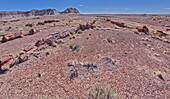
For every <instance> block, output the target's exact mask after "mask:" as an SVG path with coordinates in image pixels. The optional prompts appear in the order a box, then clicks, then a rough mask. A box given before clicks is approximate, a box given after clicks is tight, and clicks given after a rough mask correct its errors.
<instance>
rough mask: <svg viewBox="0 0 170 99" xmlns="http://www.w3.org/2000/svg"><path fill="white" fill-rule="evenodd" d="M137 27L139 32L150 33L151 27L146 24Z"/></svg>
mask: <svg viewBox="0 0 170 99" xmlns="http://www.w3.org/2000/svg"><path fill="white" fill-rule="evenodd" d="M136 29H138V32H143V33H145V34H149V29H148V28H147V27H146V26H138V27H137V28H136Z"/></svg>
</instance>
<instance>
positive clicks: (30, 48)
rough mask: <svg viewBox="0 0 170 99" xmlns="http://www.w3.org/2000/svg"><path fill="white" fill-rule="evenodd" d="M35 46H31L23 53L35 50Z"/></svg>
mask: <svg viewBox="0 0 170 99" xmlns="http://www.w3.org/2000/svg"><path fill="white" fill-rule="evenodd" d="M34 48H35V46H34V45H29V46H28V47H26V48H25V49H24V50H23V51H25V52H29V51H30V50H32V49H34Z"/></svg>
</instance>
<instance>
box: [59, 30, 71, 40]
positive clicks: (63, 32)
mask: <svg viewBox="0 0 170 99" xmlns="http://www.w3.org/2000/svg"><path fill="white" fill-rule="evenodd" d="M69 33H70V32H69V31H68V30H66V31H62V32H61V34H60V38H65V37H67V36H69Z"/></svg>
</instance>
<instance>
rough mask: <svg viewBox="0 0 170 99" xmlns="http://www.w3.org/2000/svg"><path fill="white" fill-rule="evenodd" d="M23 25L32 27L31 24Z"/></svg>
mask: <svg viewBox="0 0 170 99" xmlns="http://www.w3.org/2000/svg"><path fill="white" fill-rule="evenodd" d="M25 26H27V27H33V24H29V23H28V24H26V25H25Z"/></svg>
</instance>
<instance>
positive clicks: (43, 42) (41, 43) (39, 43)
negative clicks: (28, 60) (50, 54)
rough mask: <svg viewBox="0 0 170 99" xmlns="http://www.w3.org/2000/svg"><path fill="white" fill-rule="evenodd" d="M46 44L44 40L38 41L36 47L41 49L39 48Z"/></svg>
mask: <svg viewBox="0 0 170 99" xmlns="http://www.w3.org/2000/svg"><path fill="white" fill-rule="evenodd" d="M44 44H45V41H44V39H42V40H38V41H37V42H36V43H35V46H36V47H39V46H41V45H44Z"/></svg>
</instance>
